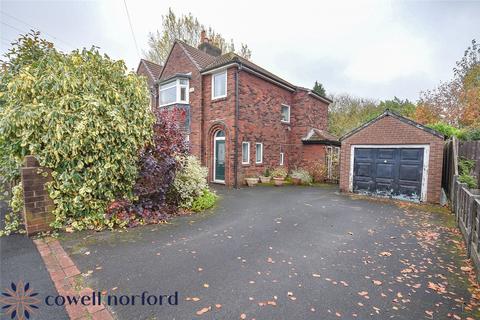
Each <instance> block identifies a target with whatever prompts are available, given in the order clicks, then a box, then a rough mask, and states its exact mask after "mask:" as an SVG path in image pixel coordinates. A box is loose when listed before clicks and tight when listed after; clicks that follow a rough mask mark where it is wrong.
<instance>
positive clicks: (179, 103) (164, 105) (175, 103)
mask: <svg viewBox="0 0 480 320" xmlns="http://www.w3.org/2000/svg"><path fill="white" fill-rule="evenodd" d="M174 105H183V106H185V105H189V103H188V102H172V103H168V104H162V105H159V106H158V107H159V108H163V107H170V106H174Z"/></svg>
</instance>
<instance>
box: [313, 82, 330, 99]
mask: <svg viewBox="0 0 480 320" xmlns="http://www.w3.org/2000/svg"><path fill="white" fill-rule="evenodd" d="M313 91H314V92H316V93H318V94H319V95H321V96H322V97H326V96H327V92H326V91H325V88H324V87H323V84H321V83H320V82H318V81H315V84H314V85H313Z"/></svg>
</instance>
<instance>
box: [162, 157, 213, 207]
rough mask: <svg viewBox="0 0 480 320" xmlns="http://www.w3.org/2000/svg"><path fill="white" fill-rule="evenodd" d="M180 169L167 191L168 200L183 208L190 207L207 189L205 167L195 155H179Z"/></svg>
mask: <svg viewBox="0 0 480 320" xmlns="http://www.w3.org/2000/svg"><path fill="white" fill-rule="evenodd" d="M177 161H178V162H179V163H180V166H181V169H180V170H179V171H178V172H177V175H176V176H175V179H174V180H173V184H172V187H171V189H170V192H169V197H170V201H171V202H172V203H173V204H175V205H177V206H179V207H180V208H183V209H190V208H191V207H192V204H193V202H194V201H195V199H197V198H198V197H200V196H201V195H202V194H203V192H204V191H205V190H208V184H207V168H205V167H202V165H201V164H200V161H199V160H198V159H197V157H195V156H192V155H189V156H179V157H178V158H177Z"/></svg>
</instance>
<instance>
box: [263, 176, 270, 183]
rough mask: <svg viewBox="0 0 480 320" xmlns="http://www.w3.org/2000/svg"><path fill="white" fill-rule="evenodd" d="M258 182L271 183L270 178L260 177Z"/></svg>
mask: <svg viewBox="0 0 480 320" xmlns="http://www.w3.org/2000/svg"><path fill="white" fill-rule="evenodd" d="M260 181H261V182H262V183H270V181H272V177H264V176H260Z"/></svg>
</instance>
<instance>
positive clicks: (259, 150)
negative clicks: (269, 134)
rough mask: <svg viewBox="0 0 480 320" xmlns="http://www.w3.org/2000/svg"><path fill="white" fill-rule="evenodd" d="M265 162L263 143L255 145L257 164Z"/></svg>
mask: <svg viewBox="0 0 480 320" xmlns="http://www.w3.org/2000/svg"><path fill="white" fill-rule="evenodd" d="M262 162H263V143H260V142H257V143H255V163H262Z"/></svg>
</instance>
